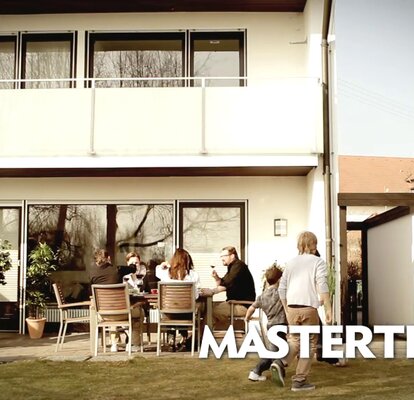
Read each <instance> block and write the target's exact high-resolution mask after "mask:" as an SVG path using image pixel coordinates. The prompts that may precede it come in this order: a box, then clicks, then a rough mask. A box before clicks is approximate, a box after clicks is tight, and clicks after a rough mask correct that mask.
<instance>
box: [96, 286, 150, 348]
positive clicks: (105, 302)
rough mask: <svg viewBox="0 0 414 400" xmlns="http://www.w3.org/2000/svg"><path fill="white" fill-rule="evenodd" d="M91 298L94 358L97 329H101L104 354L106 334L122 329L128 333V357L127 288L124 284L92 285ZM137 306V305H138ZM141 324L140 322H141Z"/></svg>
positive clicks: (140, 326)
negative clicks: (93, 324)
mask: <svg viewBox="0 0 414 400" xmlns="http://www.w3.org/2000/svg"><path fill="white" fill-rule="evenodd" d="M92 298H93V302H94V307H95V310H96V316H97V321H96V330H95V356H97V355H98V336H99V328H102V342H103V351H104V353H105V352H106V340H105V337H106V332H107V330H108V332H111V331H115V330H116V328H119V327H121V328H123V329H125V330H127V331H128V336H129V338H130V342H129V343H128V345H127V349H128V355H131V347H132V343H131V340H132V316H131V304H130V300H129V292H128V287H127V285H126V284H124V283H117V284H113V285H92ZM138 306H139V305H138ZM141 322H142V321H141ZM141 322H140V324H139V329H140V332H139V335H140V342H141V352H143V338H142V323H141Z"/></svg>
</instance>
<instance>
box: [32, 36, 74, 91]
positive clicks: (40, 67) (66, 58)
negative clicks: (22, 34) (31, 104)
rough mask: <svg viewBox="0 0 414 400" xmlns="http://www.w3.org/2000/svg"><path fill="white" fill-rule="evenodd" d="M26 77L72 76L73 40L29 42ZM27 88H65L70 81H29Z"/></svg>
mask: <svg viewBox="0 0 414 400" xmlns="http://www.w3.org/2000/svg"><path fill="white" fill-rule="evenodd" d="M24 56H25V76H24V79H64V78H70V77H71V65H70V60H71V42H70V41H50V42H30V41H29V42H27V45H26V54H25V55H24ZM25 87H26V88H65V87H70V82H69V81H68V82H27V83H26V84H25Z"/></svg>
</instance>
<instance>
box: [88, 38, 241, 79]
mask: <svg viewBox="0 0 414 400" xmlns="http://www.w3.org/2000/svg"><path fill="white" fill-rule="evenodd" d="M244 35H245V33H244V32H242V31H238V32H200V31H197V32H194V31H187V32H163V33H139V32H136V33H133V32H128V33H90V34H89V40H88V43H89V52H88V55H89V56H88V63H89V65H88V77H89V78H97V81H96V82H95V85H96V86H97V87H165V86H185V85H192V86H200V85H201V80H200V79H197V78H200V77H203V78H210V79H205V82H204V83H205V85H206V86H240V85H243V80H240V79H238V78H239V77H241V76H244V73H245V52H244ZM174 77H179V78H194V79H171V78H174ZM131 78H132V79H131ZM163 78H169V79H163ZM226 78H228V79H226Z"/></svg>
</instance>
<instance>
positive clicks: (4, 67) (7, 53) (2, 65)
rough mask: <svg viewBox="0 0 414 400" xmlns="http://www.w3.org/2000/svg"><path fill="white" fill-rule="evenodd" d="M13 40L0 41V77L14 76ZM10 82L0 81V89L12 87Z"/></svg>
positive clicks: (11, 77) (9, 77)
mask: <svg viewBox="0 0 414 400" xmlns="http://www.w3.org/2000/svg"><path fill="white" fill-rule="evenodd" d="M15 60H16V55H15V41H14V39H11V40H10V41H0V79H14V78H15V75H14V74H15ZM13 86H14V85H13V83H12V82H0V89H13Z"/></svg>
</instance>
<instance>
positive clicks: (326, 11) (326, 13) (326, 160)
mask: <svg viewBox="0 0 414 400" xmlns="http://www.w3.org/2000/svg"><path fill="white" fill-rule="evenodd" d="M331 10H332V0H325V1H324V8H323V21H322V105H323V143H324V145H323V146H324V148H323V178H324V188H325V221H326V222H325V235H326V261H327V263H328V265H330V266H332V265H334V259H333V251H332V210H331V208H332V202H331V198H332V197H331V195H332V193H331V192H332V188H331V143H330V134H329V133H330V132H329V131H330V130H329V126H330V119H329V86H328V84H329V70H328V63H329V59H328V55H329V46H328V31H329V23H330V17H331Z"/></svg>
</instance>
